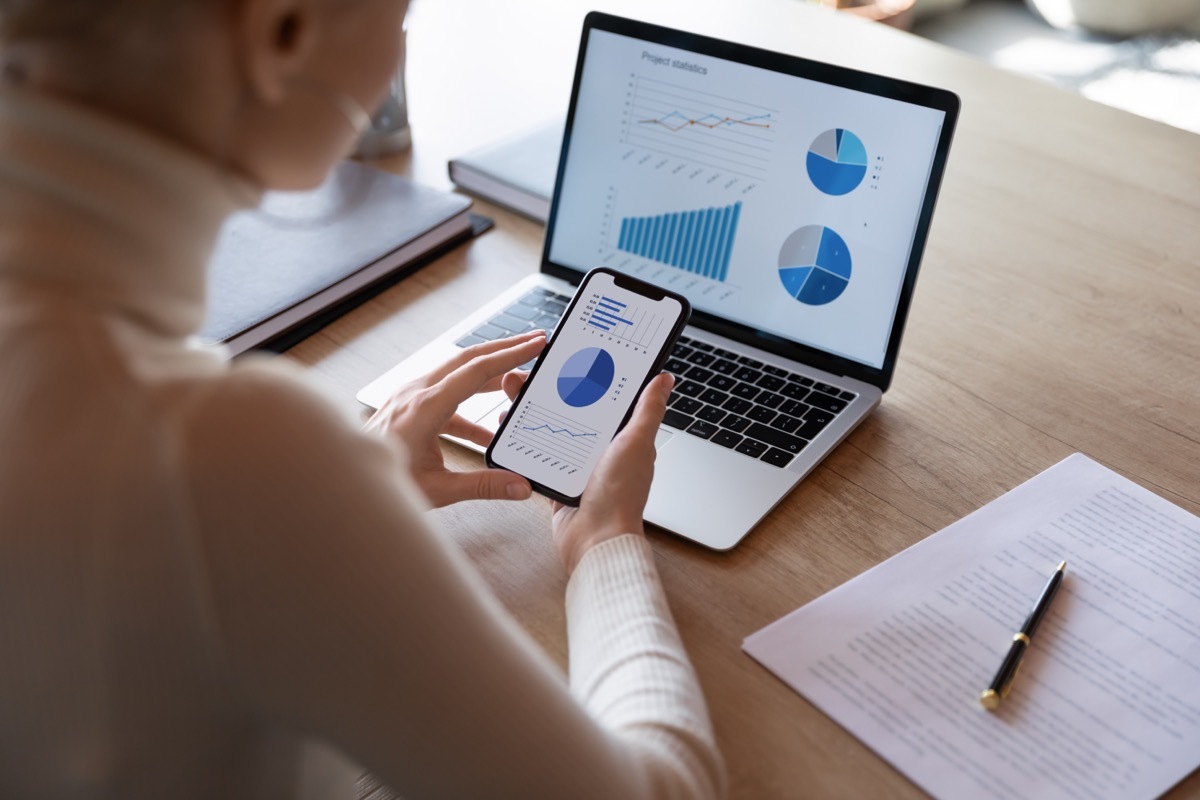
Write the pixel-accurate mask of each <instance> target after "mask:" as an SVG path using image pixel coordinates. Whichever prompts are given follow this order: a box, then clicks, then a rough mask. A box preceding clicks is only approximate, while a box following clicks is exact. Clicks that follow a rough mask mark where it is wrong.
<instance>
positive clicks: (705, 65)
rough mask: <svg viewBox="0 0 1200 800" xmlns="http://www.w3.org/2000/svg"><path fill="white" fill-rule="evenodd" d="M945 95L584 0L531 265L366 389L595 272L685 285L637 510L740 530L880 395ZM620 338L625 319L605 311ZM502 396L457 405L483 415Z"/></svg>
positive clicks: (679, 527) (939, 167)
mask: <svg viewBox="0 0 1200 800" xmlns="http://www.w3.org/2000/svg"><path fill="white" fill-rule="evenodd" d="M958 108H959V103H958V98H957V97H956V96H955V95H953V94H952V93H950V92H947V91H944V90H940V89H936V88H932V87H927V86H920V85H915V84H912V83H908V82H904V81H900V80H896V79H893V78H889V77H886V76H882V75H875V74H868V73H864V72H859V71H855V70H851V69H846V68H843V67H838V66H833V65H829V64H823V63H818V62H815V61H811V60H806V59H802V58H798V57H795V56H790V55H784V54H780V53H773V52H767V51H764V50H759V49H756V48H752V47H748V46H744V45H740V44H735V43H732V42H728V41H722V40H719V39H714V38H709V37H704V36H699V35H695V34H691V33H687V32H684V31H679V30H674V29H669V28H664V27H661V26H656V25H650V24H646V23H642V22H638V21H634V20H630V19H625V18H621V17H615V16H611V15H607V14H601V13H592V14H589V15H588V16H587V18H586V19H585V21H584V25H583V34H582V41H581V44H580V50H579V58H578V62H577V64H576V71H575V79H574V84H573V88H572V92H571V101H570V105H569V108H568V115H567V121H566V127H565V131H564V134H563V140H562V147H561V155H560V158H559V169H558V175H557V180H556V183H555V190H554V196H553V199H552V201H551V207H550V216H549V219H548V221H547V225H546V240H545V246H544V249H543V252H542V257H541V264H540V269H539V270H538V272H537V273H536V274H534V275H530V276H529V277H528V278H527V279H526V280H525V281H523V282H521V283H519V284H518V285H516V286H514V287H513V288H512V289H511V290H510V291H508V292H506V293H505V294H503V295H502V296H500V297H499V298H497V299H496V300H494V301H493V302H490V303H488V304H487V305H486V306H485V307H483V308H481V309H479V311H478V313H476V314H474V315H472V316H471V317H470V318H469V319H465V320H462V321H461V322H460V323H459V324H457V325H455V326H453V327H452V328H450V329H449V330H447V331H446V332H445V333H444V334H443V335H442V336H440V337H438V338H437V339H436V340H435V341H434V342H432V343H430V344H429V345H428V346H427V347H424V348H422V349H421V350H419V351H418V352H417V353H416V354H414V355H413V356H412V357H410V358H409V359H407V360H405V361H404V362H403V363H401V364H399V365H397V366H396V367H393V368H392V369H390V370H389V371H388V372H386V373H385V374H384V375H382V376H381V377H379V378H378V379H376V380H375V381H372V382H371V383H370V384H369V385H367V386H366V387H364V388H363V389H362V390H361V391H360V392H359V394H358V398H359V400H360V401H362V402H363V403H365V404H366V405H368V406H372V407H378V406H379V405H380V404H381V403H382V402H384V400H385V399H386V398H387V397H388V396H389V395H390V394H391V392H392V391H394V389H395V388H396V387H398V386H399V385H401V384H402V383H404V382H405V381H406V380H408V379H410V378H412V377H415V376H416V375H419V374H421V373H422V372H424V371H426V370H427V369H429V368H430V367H432V366H433V365H434V364H436V363H439V362H440V361H442V360H444V359H445V358H446V357H448V355H449V353H451V352H453V351H454V349H455V348H457V347H462V346H466V345H469V344H471V343H473V342H477V341H481V340H484V339H490V338H495V337H497V336H503V335H506V334H510V333H515V332H520V331H523V330H528V329H531V328H534V327H541V328H546V329H548V330H552V329H553V327H554V326H555V325H556V324H557V316H558V315H559V314H561V312H562V310H563V308H565V306H566V303H567V300H568V299H569V298H570V296H571V294H572V293H573V292H574V289H575V286H576V285H577V284H578V282H579V281H580V279H581V278H582V277H583V275H584V274H585V273H586V272H587V270H588V269H590V268H592V267H595V266H598V265H604V266H608V267H611V268H613V269H616V270H618V271H621V272H626V273H629V274H631V275H636V276H637V277H640V278H643V279H645V280H648V281H651V282H653V283H658V284H661V285H663V286H665V287H668V288H670V289H673V290H675V291H678V292H681V293H682V294H684V295H685V296H687V298H688V299H689V300H690V301H691V303H692V306H693V309H694V313H693V316H692V321H691V324H690V325H689V327H688V328H687V330H686V331H685V334H684V338H683V339H682V340H681V341H680V343H679V345H678V346H677V347H676V349H675V351H674V353H673V354H672V357H671V359H670V360H669V361H668V362H667V369H668V370H670V371H671V372H673V373H675V375H676V376H677V385H676V389H675V392H674V393H673V395H672V398H671V403H670V407H669V408H668V411H667V416H666V418H665V419H664V422H663V425H662V426H661V427H660V430H659V434H658V441H657V444H658V459H657V462H656V465H655V477H654V483H653V486H652V488H651V492H650V499H649V502H648V504H647V506H646V515H645V516H646V521H647V522H648V523H650V524H652V525H654V526H657V527H659V528H662V529H664V530H667V531H671V532H673V533H675V534H678V535H680V536H683V537H687V538H689V539H692V540H694V541H696V542H698V543H700V544H702V545H704V546H706V547H710V548H713V549H717V550H725V549H729V548H731V547H733V546H734V545H736V544H737V543H738V542H739V541H740V540H741V539H742V538H743V537H744V536H745V535H746V534H747V533H748V532H749V531H750V530H752V529H753V527H754V526H755V525H756V524H757V523H758V522H759V521H760V520H761V519H762V518H763V517H764V516H765V515H766V514H767V513H768V512H769V511H770V510H771V509H772V508H773V507H774V506H775V505H776V504H777V503H778V502H779V501H780V500H782V499H783V498H784V497H786V496H787V494H788V492H790V491H791V490H792V489H793V488H794V487H795V486H796V484H798V483H799V482H800V481H801V480H803V478H804V477H805V476H806V475H807V474H808V473H809V472H811V471H812V470H813V468H814V467H816V466H817V465H818V464H819V463H820V462H821V460H822V459H824V458H825V456H826V455H828V453H829V452H830V451H832V450H833V449H834V448H835V447H836V446H837V445H838V444H839V443H840V442H842V441H843V440H844V439H845V438H846V436H847V435H848V434H849V433H850V432H851V431H852V430H853V429H854V428H855V426H856V425H858V424H859V423H860V422H861V421H862V420H863V419H864V418H865V417H866V416H867V415H868V414H869V413H871V411H872V410H873V409H874V408H875V407H876V406H877V405H878V404H879V402H880V400H881V398H882V396H883V393H884V392H885V391H886V390H887V388H888V385H889V383H890V381H891V378H892V374H893V372H894V370H895V366H896V360H897V356H898V353H899V348H900V339H901V334H902V331H903V329H904V323H905V320H906V317H907V315H908V309H909V305H910V302H911V299H912V294H913V289H914V285H915V282H916V277H917V270H918V267H919V264H920V261H921V255H922V252H923V251H924V248H925V242H926V238H927V236H928V233H929V225H930V220H931V218H932V215H933V209H934V202H935V199H936V197H937V193H938V188H939V185H940V183H941V180H942V175H943V172H944V169H945V166H946V159H947V155H948V152H949V148H950V141H951V137H952V134H953V130H954V126H955V122H956V120H957V116H958ZM608 335H609V336H611V337H612V342H613V345H614V346H620V344H621V339H622V337H627V336H629V335H631V334H630V332H627V331H625V330H623V329H622V327H621V326H620V325H615V326H614V327H613V330H611V331H609V332H608ZM504 408H505V399H504V397H503V396H502V395H500V394H498V393H492V394H489V395H480V396H478V397H476V398H474V399H473V400H471V401H468V402H467V403H465V404H464V405H463V407H462V409H461V411H462V413H464V414H466V415H467V416H469V417H470V418H472V419H475V420H478V421H480V422H481V423H482V424H486V425H489V426H491V427H493V428H494V427H495V425H496V421H497V419H498V415H499V413H500V412H501V411H502V410H503V409H504Z"/></svg>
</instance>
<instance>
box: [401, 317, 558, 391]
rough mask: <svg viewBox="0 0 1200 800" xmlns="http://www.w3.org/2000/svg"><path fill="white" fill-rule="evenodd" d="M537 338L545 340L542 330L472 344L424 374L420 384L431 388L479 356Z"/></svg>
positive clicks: (544, 333)
mask: <svg viewBox="0 0 1200 800" xmlns="http://www.w3.org/2000/svg"><path fill="white" fill-rule="evenodd" d="M539 338H540V339H545V338H546V332H545V331H542V330H536V331H527V332H526V333H520V334H517V335H516V336H509V337H507V338H505V339H493V340H492V341H490V342H480V343H479V344H473V345H471V346H470V347H464V348H462V349H461V350H459V351H458V352H457V353H455V354H454V355H453V356H451V357H450V358H448V359H447V360H446V361H444V362H442V363H441V364H439V365H438V366H437V367H435V368H433V369H432V370H430V371H429V372H427V373H425V375H424V376H422V378H421V382H422V383H424V384H425V385H426V386H432V385H434V384H436V383H438V382H440V381H442V380H444V379H445V378H446V376H447V375H449V374H451V373H452V372H454V371H455V370H457V369H460V368H461V367H463V366H464V365H465V364H468V363H470V362H471V361H472V360H474V359H476V358H479V357H481V356H489V355H492V354H493V353H497V352H500V351H502V350H505V349H507V348H510V347H516V346H519V345H521V344H524V343H525V342H528V341H532V340H534V339H539ZM519 363H524V362H519Z"/></svg>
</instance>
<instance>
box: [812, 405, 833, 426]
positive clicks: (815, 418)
mask: <svg viewBox="0 0 1200 800" xmlns="http://www.w3.org/2000/svg"><path fill="white" fill-rule="evenodd" d="M836 416H837V415H836V414H830V413H829V412H828V411H825V410H824V409H820V408H810V409H809V410H808V411H807V412H805V414H804V419H805V420H806V421H808V422H815V423H817V424H819V425H822V426H824V425H828V424H829V423H830V422H833V418H834V417H836Z"/></svg>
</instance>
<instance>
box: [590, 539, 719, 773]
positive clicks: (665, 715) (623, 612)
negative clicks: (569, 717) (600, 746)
mask: <svg viewBox="0 0 1200 800" xmlns="http://www.w3.org/2000/svg"><path fill="white" fill-rule="evenodd" d="M567 625H568V631H569V640H568V643H569V649H570V683H571V691H572V693H573V694H574V695H575V696H576V697H578V698H579V700H580V702H581V703H583V705H584V707H585V708H587V709H588V711H589V713H591V714H592V716H593V717H594V718H595V719H596V720H598V721H599V723H600V724H602V725H604V726H605V727H607V728H609V729H610V730H612V731H614V732H615V735H616V736H618V737H619V738H621V739H622V740H623V741H625V742H626V743H627V744H628V746H629V747H630V748H631V749H633V750H638V751H641V752H644V753H653V754H654V758H653V759H651V763H650V765H649V766H648V769H649V770H650V771H651V773H652V774H655V780H656V782H658V783H660V784H661V789H658V790H656V791H655V792H654V794H655V796H664V797H665V796H672V795H674V794H678V795H679V796H686V797H717V796H722V795H723V794H724V782H725V774H724V766H723V763H722V760H721V756H720V753H719V752H718V750H717V746H716V742H715V740H714V737H713V731H712V725H711V723H710V722H709V718H708V711H707V709H706V708H705V704H704V698H703V694H702V693H701V691H700V686H699V683H698V682H697V680H696V675H695V672H694V671H693V669H692V665H691V662H690V661H689V660H688V656H687V652H686V651H685V650H684V647H683V642H682V640H681V639H680V638H679V631H678V630H677V629H676V627H675V622H674V620H673V619H672V617H671V611H670V608H669V607H668V606H667V598H666V594H665V593H664V592H663V588H662V584H661V582H660V581H659V577H658V570H657V569H656V568H655V566H654V556H653V553H652V551H651V549H650V544H649V542H647V541H646V540H645V539H644V538H643V537H640V536H635V535H632V534H630V535H626V536H622V537H620V538H618V539H613V540H611V541H608V542H604V543H603V544H601V545H598V546H596V547H593V548H592V549H591V550H590V551H588V553H587V554H586V555H585V556H584V557H583V559H582V560H581V561H580V563H579V565H578V566H577V567H576V569H575V572H574V573H573V574H572V576H571V581H570V583H569V584H568V585H567ZM656 773H658V774H656ZM670 787H674V788H673V789H672V788H670Z"/></svg>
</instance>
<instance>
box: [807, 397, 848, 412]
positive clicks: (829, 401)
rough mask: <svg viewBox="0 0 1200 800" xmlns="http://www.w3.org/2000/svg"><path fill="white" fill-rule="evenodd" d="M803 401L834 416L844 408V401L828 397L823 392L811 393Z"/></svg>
mask: <svg viewBox="0 0 1200 800" xmlns="http://www.w3.org/2000/svg"><path fill="white" fill-rule="evenodd" d="M804 400H805V402H806V403H808V404H809V405H810V406H815V407H817V408H821V409H824V410H825V411H831V412H833V413H834V414H837V413H838V412H839V411H841V410H842V409H843V408H845V407H846V401H845V400H841V399H839V398H837V397H830V396H829V395H827V394H825V393H824V392H813V393H812V394H810V395H809V396H808V397H806V398H804Z"/></svg>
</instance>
